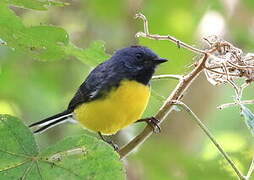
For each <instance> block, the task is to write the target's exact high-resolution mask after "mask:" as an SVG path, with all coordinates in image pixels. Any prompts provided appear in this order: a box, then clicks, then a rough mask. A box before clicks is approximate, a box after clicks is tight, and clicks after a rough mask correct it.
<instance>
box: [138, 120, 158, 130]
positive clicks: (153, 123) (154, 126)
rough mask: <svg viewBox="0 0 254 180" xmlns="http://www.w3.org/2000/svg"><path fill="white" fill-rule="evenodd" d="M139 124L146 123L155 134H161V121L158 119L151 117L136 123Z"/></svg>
mask: <svg viewBox="0 0 254 180" xmlns="http://www.w3.org/2000/svg"><path fill="white" fill-rule="evenodd" d="M137 122H146V123H147V124H148V125H149V126H150V127H151V128H152V129H153V132H154V133H160V132H161V128H160V126H159V122H160V121H159V120H158V119H156V118H155V117H150V118H144V119H139V120H137V121H136V123H137Z"/></svg>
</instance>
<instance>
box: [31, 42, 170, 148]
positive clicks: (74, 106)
mask: <svg viewBox="0 0 254 180" xmlns="http://www.w3.org/2000/svg"><path fill="white" fill-rule="evenodd" d="M164 62H167V59H165V58H161V57H159V56H158V55H157V54H155V53H154V52H153V51H152V50H151V49H149V48H147V47H144V46H139V45H133V46H129V47H126V48H123V49H120V50H117V51H116V52H115V53H114V54H113V55H112V56H111V57H110V58H109V59H108V60H106V61H104V62H103V63H101V64H99V65H98V66H97V67H95V68H94V69H93V70H92V71H91V72H90V73H89V75H88V76H87V78H86V79H85V81H84V82H83V83H82V84H81V85H80V87H79V88H78V90H77V91H76V93H75V95H74V97H73V98H72V99H71V101H70V103H69V105H68V107H67V109H66V110H64V111H63V112H61V113H58V114H56V115H53V116H51V117H48V118H46V119H43V120H41V121H39V122H35V123H33V124H31V125H29V127H30V128H35V127H37V129H36V130H35V131H34V133H41V132H43V131H45V130H47V129H49V128H51V127H54V126H56V125H58V124H61V123H64V122H67V121H69V120H72V121H73V120H74V121H77V122H79V123H80V124H81V125H82V126H83V127H85V128H86V129H88V130H91V131H94V132H97V133H98V134H99V136H100V137H101V138H102V140H104V141H106V142H108V143H109V144H111V145H112V146H113V147H114V148H116V145H115V144H114V143H113V142H112V141H108V140H106V138H105V137H104V135H112V134H115V133H117V132H118V131H119V130H121V129H123V128H125V127H127V126H129V125H131V124H133V123H135V122H147V123H148V124H149V125H150V126H151V127H152V128H153V129H155V128H156V127H157V128H159V126H158V120H157V119H156V118H154V117H150V118H144V119H140V118H141V116H142V114H143V112H144V110H145V109H146V106H147V104H148V101H149V97H150V91H151V86H150V80H151V79H152V76H153V74H154V72H155V69H156V67H157V66H158V65H159V64H161V63H164Z"/></svg>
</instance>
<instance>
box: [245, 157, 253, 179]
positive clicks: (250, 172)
mask: <svg viewBox="0 0 254 180" xmlns="http://www.w3.org/2000/svg"><path fill="white" fill-rule="evenodd" d="M253 171H254V156H253V158H252V160H251V163H250V167H249V170H248V173H247V176H246V177H245V179H250V176H251V174H252V173H253Z"/></svg>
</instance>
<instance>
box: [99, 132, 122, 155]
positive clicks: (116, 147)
mask: <svg viewBox="0 0 254 180" xmlns="http://www.w3.org/2000/svg"><path fill="white" fill-rule="evenodd" d="M98 134H99V136H100V138H101V139H102V140H103V141H104V142H106V143H108V144H109V145H111V146H112V147H113V148H114V150H115V151H117V150H119V147H118V145H117V144H115V143H114V142H113V141H110V140H107V139H106V138H105V137H104V136H103V135H102V134H101V132H98Z"/></svg>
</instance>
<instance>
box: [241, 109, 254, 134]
mask: <svg viewBox="0 0 254 180" xmlns="http://www.w3.org/2000/svg"><path fill="white" fill-rule="evenodd" d="M241 109H242V111H241V114H242V115H243V117H244V119H245V123H246V125H247V127H248V128H249V130H250V132H251V133H252V135H254V114H253V113H252V112H251V110H250V109H249V108H247V107H246V106H244V105H241Z"/></svg>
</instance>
